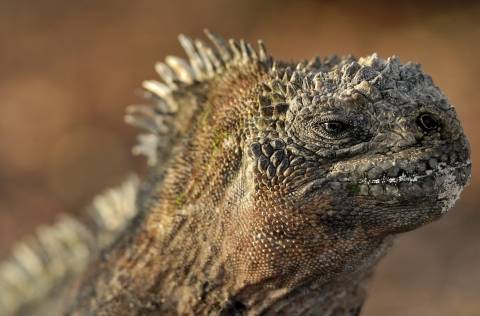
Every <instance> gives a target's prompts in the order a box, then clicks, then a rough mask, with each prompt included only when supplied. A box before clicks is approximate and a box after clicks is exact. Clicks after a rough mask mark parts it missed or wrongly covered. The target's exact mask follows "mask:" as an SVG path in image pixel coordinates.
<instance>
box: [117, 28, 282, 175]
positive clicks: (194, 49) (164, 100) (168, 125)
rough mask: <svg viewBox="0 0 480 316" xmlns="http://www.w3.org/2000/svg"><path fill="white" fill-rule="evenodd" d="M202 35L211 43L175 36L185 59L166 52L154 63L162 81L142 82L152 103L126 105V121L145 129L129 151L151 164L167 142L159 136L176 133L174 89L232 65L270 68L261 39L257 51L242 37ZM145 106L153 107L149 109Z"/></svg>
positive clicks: (182, 90) (207, 33)
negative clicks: (241, 38)
mask: <svg viewBox="0 0 480 316" xmlns="http://www.w3.org/2000/svg"><path fill="white" fill-rule="evenodd" d="M205 35H206V36H207V38H208V39H209V40H210V41H211V42H212V44H213V46H212V47H211V46H208V45H207V44H205V43H204V42H203V41H201V40H199V39H195V40H193V39H191V38H189V37H187V36H185V35H183V34H182V35H180V36H179V37H178V39H179V42H180V45H181V46H182V47H183V49H184V51H185V53H186V55H187V58H188V60H185V59H182V58H179V57H176V56H168V57H166V59H165V62H158V63H156V64H155V70H156V72H157V73H158V75H159V76H160V78H161V79H162V81H163V82H160V81H157V80H146V81H144V82H143V83H142V87H143V88H144V89H145V91H146V93H145V96H146V97H147V98H148V99H150V100H153V101H154V102H153V103H155V105H154V106H153V107H152V106H150V105H147V106H146V105H131V106H129V107H128V108H127V113H126V116H125V121H126V122H127V123H128V124H131V125H133V126H136V127H139V128H141V129H142V130H144V131H146V133H143V134H140V135H139V136H138V137H137V145H136V146H135V147H134V148H133V149H132V152H133V153H134V154H142V155H145V156H146V157H147V163H148V165H150V166H154V165H156V164H157V163H158V162H159V160H160V159H159V158H160V157H158V156H159V155H158V152H159V151H160V150H161V149H164V148H163V147H162V146H168V144H169V142H168V141H165V140H162V138H168V137H173V135H174V134H175V123H174V122H175V114H176V113H177V111H178V110H179V105H178V101H177V96H176V94H177V93H184V92H185V91H188V87H189V86H192V85H195V84H197V83H201V82H205V81H208V80H210V79H212V78H214V77H215V76H217V75H218V74H221V73H222V72H225V71H227V69H229V68H230V67H232V66H242V65H246V64H253V63H258V64H259V65H261V66H262V67H263V68H264V69H268V70H269V69H271V67H272V65H273V63H272V58H271V57H270V56H269V55H268V53H267V50H266V48H265V45H264V44H263V42H262V41H258V52H257V51H256V50H255V49H254V48H253V47H252V45H250V44H249V43H247V42H245V41H244V40H240V41H236V40H234V39H230V40H228V41H227V40H225V39H223V38H222V37H220V36H218V35H216V34H214V33H211V32H210V31H208V30H205ZM148 107H151V108H153V109H152V110H148ZM168 134H171V135H168Z"/></svg>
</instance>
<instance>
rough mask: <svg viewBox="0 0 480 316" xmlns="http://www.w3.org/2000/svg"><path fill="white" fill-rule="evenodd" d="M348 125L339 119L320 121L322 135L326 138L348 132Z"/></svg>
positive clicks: (344, 134)
mask: <svg viewBox="0 0 480 316" xmlns="http://www.w3.org/2000/svg"><path fill="white" fill-rule="evenodd" d="M350 127H351V126H350V125H349V124H346V123H344V122H341V121H326V122H322V123H320V129H321V133H322V134H323V136H326V137H328V138H342V137H344V136H346V135H347V134H348V131H349V130H350Z"/></svg>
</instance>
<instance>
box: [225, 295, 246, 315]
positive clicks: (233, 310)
mask: <svg viewBox="0 0 480 316" xmlns="http://www.w3.org/2000/svg"><path fill="white" fill-rule="evenodd" d="M244 315H247V307H246V306H245V305H244V304H243V303H242V302H240V301H238V300H235V299H233V300H230V301H228V302H227V303H226V304H225V307H224V308H223V309H222V311H221V312H220V316H244Z"/></svg>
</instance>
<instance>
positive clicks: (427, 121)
mask: <svg viewBox="0 0 480 316" xmlns="http://www.w3.org/2000/svg"><path fill="white" fill-rule="evenodd" d="M417 125H418V126H420V128H421V129H422V130H423V131H425V132H430V131H433V130H435V129H437V128H438V126H439V124H438V122H437V120H436V119H435V118H434V117H433V116H432V115H431V114H429V113H423V114H420V115H419V116H418V118H417Z"/></svg>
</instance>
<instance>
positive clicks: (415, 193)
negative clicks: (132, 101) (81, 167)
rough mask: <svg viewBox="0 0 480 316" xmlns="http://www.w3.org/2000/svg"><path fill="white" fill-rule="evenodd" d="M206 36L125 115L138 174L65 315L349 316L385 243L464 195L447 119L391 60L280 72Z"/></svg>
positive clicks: (420, 80) (163, 68)
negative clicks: (143, 162) (134, 139)
mask: <svg viewBox="0 0 480 316" xmlns="http://www.w3.org/2000/svg"><path fill="white" fill-rule="evenodd" d="M206 35H207V37H208V38H209V39H210V41H211V42H212V44H211V45H210V46H209V45H207V44H206V43H204V42H203V41H201V40H198V39H197V40H192V39H190V38H188V37H186V36H183V35H181V36H180V37H179V39H180V43H181V45H182V46H183V48H184V49H185V52H186V54H187V56H188V61H186V60H184V59H181V58H178V57H175V56H168V57H167V58H166V59H165V62H164V63H163V62H162V63H157V64H156V66H155V68H156V70H157V72H158V73H159V75H160V77H161V78H162V79H163V82H160V81H157V80H148V81H145V82H144V83H143V88H144V89H145V90H144V93H143V96H144V97H145V98H146V99H147V100H148V101H149V104H148V105H134V106H130V107H128V108H127V115H126V121H127V122H128V123H131V124H133V125H135V126H139V127H141V128H142V129H144V130H145V132H144V133H143V134H140V135H139V136H138V140H139V143H138V145H137V146H135V147H134V149H133V151H134V153H136V154H144V155H145V156H147V158H148V159H147V161H148V164H149V171H148V174H147V176H146V178H145V179H144V180H143V181H142V182H141V183H140V184H137V186H135V187H137V191H136V194H135V197H134V198H131V199H130V200H135V203H134V205H132V204H129V205H130V208H131V209H135V211H134V212H133V213H132V212H130V213H129V214H130V215H129V216H124V220H123V221H124V222H125V223H124V225H119V227H121V228H118V229H116V230H115V234H110V235H109V238H107V239H108V241H106V242H105V243H104V244H105V246H104V247H103V249H101V251H99V252H98V251H97V252H95V253H96V254H98V255H95V256H93V255H92V256H91V257H93V259H91V260H90V264H89V265H88V268H84V270H85V271H84V272H83V275H82V277H81V278H79V277H77V278H76V280H75V282H72V283H74V284H71V285H70V286H69V287H71V288H72V290H71V292H70V293H69V295H68V298H65V299H64V300H62V302H63V305H64V306H65V309H64V313H65V314H66V315H91V314H95V315H114V314H115V315H159V314H160V315H325V316H330V315H336V316H337V315H350V316H353V315H359V314H360V312H361V308H362V305H363V303H364V301H365V299H366V293H367V286H368V283H369V281H370V280H371V278H372V275H373V271H374V268H375V266H376V264H377V263H378V261H379V260H380V259H381V258H382V257H383V256H384V255H385V253H386V252H387V250H388V249H389V248H390V246H391V244H392V242H393V240H394V239H395V237H396V236H398V235H399V234H401V233H404V232H408V231H411V230H414V229H416V228H418V227H421V226H423V225H425V224H427V223H430V222H432V221H434V220H437V219H439V218H441V217H442V216H443V215H444V214H446V213H447V211H448V210H449V209H450V208H451V207H452V206H453V205H454V203H455V201H456V200H457V199H458V198H459V195H460V193H461V191H462V189H463V188H464V187H465V186H466V185H467V183H468V181H469V178H470V172H471V162H470V147H469V143H468V140H467V138H466V136H465V135H464V132H463V130H462V126H461V123H460V121H459V119H458V117H457V115H456V112H455V110H454V108H453V106H452V105H451V104H450V102H449V101H448V99H447V98H446V97H445V96H444V94H443V93H442V92H441V91H440V89H439V88H438V87H437V86H436V85H435V84H434V83H433V80H432V78H431V77H430V76H429V75H427V74H425V73H424V72H423V71H422V69H421V67H420V65H418V64H414V63H406V64H402V63H401V62H400V60H399V58H398V57H395V56H393V57H389V58H387V59H382V58H380V57H379V56H378V55H377V54H372V55H370V56H366V57H362V58H356V57H353V56H344V57H337V56H330V57H326V58H323V59H320V58H319V57H315V58H313V59H312V60H305V61H301V62H284V61H279V60H276V59H274V58H273V57H272V56H270V55H269V53H268V52H267V50H266V49H265V46H264V44H263V42H261V41H259V43H258V48H257V49H254V48H253V46H252V45H250V44H249V43H247V42H245V41H243V40H241V41H236V40H233V39H231V40H229V41H226V40H224V39H223V38H221V37H220V36H218V35H215V34H212V33H211V32H209V31H206ZM109 208H110V207H106V209H107V210H108V209H109ZM101 210H102V208H97V214H98V213H100V214H109V213H108V212H107V211H105V212H103V211H101ZM104 217H105V216H104ZM106 217H107V218H108V216H106ZM97 226H99V225H97ZM100 226H101V225H100ZM101 231H102V230H101V229H97V233H94V235H95V236H97V235H98V234H100V232H101ZM17 261H18V260H17ZM85 261H88V260H85ZM85 265H86V263H85ZM79 270H82V269H79ZM0 280H1V273H0ZM0 284H1V283H0ZM0 302H1V301H0ZM0 306H1V305H0Z"/></svg>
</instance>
